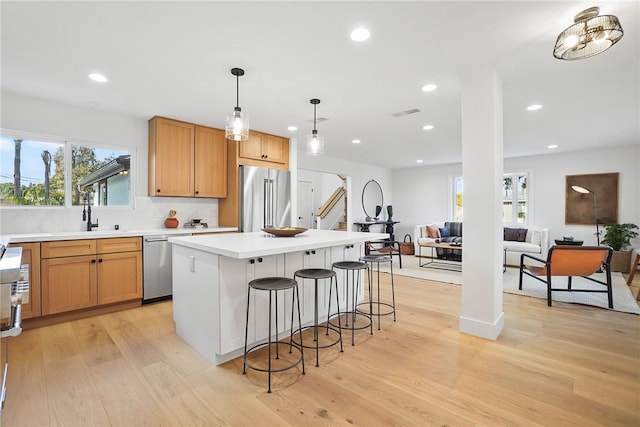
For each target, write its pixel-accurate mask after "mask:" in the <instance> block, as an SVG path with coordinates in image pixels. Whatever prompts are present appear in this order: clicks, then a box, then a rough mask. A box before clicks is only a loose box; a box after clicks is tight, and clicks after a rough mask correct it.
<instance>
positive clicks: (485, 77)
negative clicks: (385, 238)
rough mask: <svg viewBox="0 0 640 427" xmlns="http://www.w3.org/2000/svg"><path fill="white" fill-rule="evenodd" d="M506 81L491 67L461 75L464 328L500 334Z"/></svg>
mask: <svg viewBox="0 0 640 427" xmlns="http://www.w3.org/2000/svg"><path fill="white" fill-rule="evenodd" d="M502 144H503V141H502V83H501V82H500V80H499V78H498V76H497V75H496V73H495V71H494V70H493V69H491V68H489V67H484V68H483V67H476V68H475V69H474V70H473V71H472V72H469V73H467V74H466V75H464V76H463V79H462V175H463V179H464V188H463V194H464V199H463V206H464V225H463V233H462V234H463V236H464V241H463V242H464V243H463V246H464V250H463V251H462V265H463V268H462V310H461V314H460V331H461V332H464V333H468V334H471V335H476V336H479V337H483V338H488V339H491V340H495V339H496V338H497V337H498V335H500V331H502V327H503V326H504V313H503V312H502V259H503V258H502V257H503V250H502V199H501V189H502V175H503V149H502Z"/></svg>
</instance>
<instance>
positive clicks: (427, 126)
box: [422, 125, 433, 130]
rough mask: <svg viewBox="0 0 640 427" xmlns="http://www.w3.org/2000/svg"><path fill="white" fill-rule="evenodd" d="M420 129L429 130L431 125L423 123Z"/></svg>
mask: <svg viewBox="0 0 640 427" xmlns="http://www.w3.org/2000/svg"><path fill="white" fill-rule="evenodd" d="M422 129H424V130H431V129H433V125H424V126H422Z"/></svg>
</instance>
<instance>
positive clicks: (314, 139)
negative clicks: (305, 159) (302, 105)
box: [307, 98, 324, 156]
mask: <svg viewBox="0 0 640 427" xmlns="http://www.w3.org/2000/svg"><path fill="white" fill-rule="evenodd" d="M309 102H310V103H311V105H313V131H311V135H309V136H308V137H307V155H309V156H322V155H323V154H324V138H323V137H321V136H320V135H318V131H317V129H316V107H317V106H318V104H320V100H319V99H316V98H313V99H312V100H310V101H309Z"/></svg>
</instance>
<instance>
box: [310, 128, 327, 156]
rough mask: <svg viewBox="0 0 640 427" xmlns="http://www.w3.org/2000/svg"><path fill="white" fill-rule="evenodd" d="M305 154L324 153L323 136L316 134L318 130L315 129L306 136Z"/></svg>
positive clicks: (315, 154)
mask: <svg viewBox="0 0 640 427" xmlns="http://www.w3.org/2000/svg"><path fill="white" fill-rule="evenodd" d="M307 154H308V155H310V156H322V155H323V154H324V137H322V136H320V135H318V131H317V130H315V129H314V130H313V132H312V133H311V135H309V136H308V137H307Z"/></svg>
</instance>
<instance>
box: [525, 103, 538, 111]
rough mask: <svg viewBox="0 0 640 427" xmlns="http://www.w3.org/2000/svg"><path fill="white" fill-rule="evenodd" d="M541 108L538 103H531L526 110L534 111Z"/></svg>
mask: <svg viewBox="0 0 640 427" xmlns="http://www.w3.org/2000/svg"><path fill="white" fill-rule="evenodd" d="M541 108H542V105H540V104H532V105H529V106H528V107H527V111H536V110H539V109H541Z"/></svg>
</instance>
